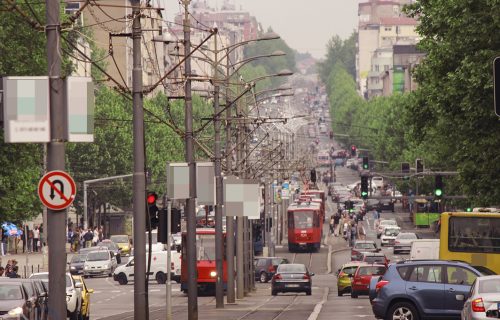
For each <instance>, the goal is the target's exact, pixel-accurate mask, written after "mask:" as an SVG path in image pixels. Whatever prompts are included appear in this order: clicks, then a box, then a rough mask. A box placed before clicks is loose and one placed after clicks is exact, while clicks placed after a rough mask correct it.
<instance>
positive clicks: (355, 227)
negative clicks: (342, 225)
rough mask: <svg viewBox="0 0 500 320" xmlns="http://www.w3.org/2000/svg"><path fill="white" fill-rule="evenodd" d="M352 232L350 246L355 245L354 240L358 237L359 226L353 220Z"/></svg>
mask: <svg viewBox="0 0 500 320" xmlns="http://www.w3.org/2000/svg"><path fill="white" fill-rule="evenodd" d="M350 231H351V232H350V234H351V242H350V246H351V247H352V246H354V242H355V241H356V238H357V226H356V223H355V222H354V221H353V222H352V224H351V228H350Z"/></svg>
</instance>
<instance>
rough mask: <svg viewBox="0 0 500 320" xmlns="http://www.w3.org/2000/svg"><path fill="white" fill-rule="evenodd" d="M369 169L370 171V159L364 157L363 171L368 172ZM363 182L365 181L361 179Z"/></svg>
mask: <svg viewBox="0 0 500 320" xmlns="http://www.w3.org/2000/svg"><path fill="white" fill-rule="evenodd" d="M368 169H370V164H369V161H368V157H363V170H368ZM361 181H363V179H361Z"/></svg>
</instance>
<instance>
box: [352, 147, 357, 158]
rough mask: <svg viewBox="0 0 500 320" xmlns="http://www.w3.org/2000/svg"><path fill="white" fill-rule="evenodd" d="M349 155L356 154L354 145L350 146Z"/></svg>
mask: <svg viewBox="0 0 500 320" xmlns="http://www.w3.org/2000/svg"><path fill="white" fill-rule="evenodd" d="M351 156H353V157H355V156H356V146H354V145H352V146H351Z"/></svg>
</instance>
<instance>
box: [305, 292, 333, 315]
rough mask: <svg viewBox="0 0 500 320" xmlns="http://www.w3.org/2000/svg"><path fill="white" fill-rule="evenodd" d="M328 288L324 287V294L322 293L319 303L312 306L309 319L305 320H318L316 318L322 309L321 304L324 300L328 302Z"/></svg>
mask: <svg viewBox="0 0 500 320" xmlns="http://www.w3.org/2000/svg"><path fill="white" fill-rule="evenodd" d="M329 291H330V290H329V288H328V287H326V288H325V289H324V292H323V298H322V299H321V301H320V302H318V303H317V304H316V305H315V306H314V310H313V312H312V313H311V314H310V315H309V317H308V318H307V320H316V319H318V316H319V313H320V312H321V309H322V308H323V304H324V303H325V302H326V300H328V292H329Z"/></svg>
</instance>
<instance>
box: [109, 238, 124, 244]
mask: <svg viewBox="0 0 500 320" xmlns="http://www.w3.org/2000/svg"><path fill="white" fill-rule="evenodd" d="M109 239H110V240H111V241H113V242H114V243H128V236H111V238H109Z"/></svg>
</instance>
